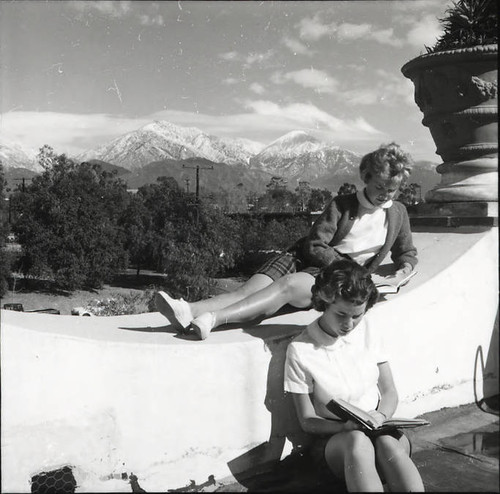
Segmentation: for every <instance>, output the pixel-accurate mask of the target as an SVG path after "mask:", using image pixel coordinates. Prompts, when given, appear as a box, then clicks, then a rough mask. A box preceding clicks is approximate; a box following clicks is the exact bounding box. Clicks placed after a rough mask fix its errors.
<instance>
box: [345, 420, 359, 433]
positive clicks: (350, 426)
mask: <svg viewBox="0 0 500 494" xmlns="http://www.w3.org/2000/svg"><path fill="white" fill-rule="evenodd" d="M361 429H362V427H361V425H359V424H357V423H356V422H353V421H352V420H348V421H347V422H344V431H346V432H350V431H359V430H361Z"/></svg>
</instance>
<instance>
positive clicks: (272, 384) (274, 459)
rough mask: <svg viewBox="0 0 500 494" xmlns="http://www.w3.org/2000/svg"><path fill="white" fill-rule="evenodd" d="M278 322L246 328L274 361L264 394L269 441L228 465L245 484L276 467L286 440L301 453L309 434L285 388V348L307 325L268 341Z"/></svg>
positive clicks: (270, 365)
mask: <svg viewBox="0 0 500 494" xmlns="http://www.w3.org/2000/svg"><path fill="white" fill-rule="evenodd" d="M275 326H276V325H265V324H264V325H260V326H259V327H258V329H256V330H255V332H254V331H253V330H247V332H248V333H251V334H252V336H255V337H260V338H262V339H263V340H264V343H265V345H266V347H267V348H268V349H269V351H270V352H271V360H270V362H269V368H268V372H267V389H266V397H265V405H266V408H267V409H268V410H269V412H270V413H271V431H270V434H269V440H268V441H266V442H264V443H262V444H259V445H258V446H256V447H254V448H252V449H251V450H250V451H247V452H246V453H244V454H243V455H241V456H239V457H237V458H235V459H233V460H231V461H230V462H229V463H228V467H229V469H230V470H231V473H232V474H233V475H234V477H235V478H236V480H237V481H238V482H240V483H242V484H243V485H245V480H246V479H247V480H249V477H250V476H253V475H255V474H256V473H260V472H264V471H269V470H271V469H273V468H275V467H276V466H277V465H278V464H279V462H280V459H281V456H282V454H283V451H284V447H285V443H286V439H288V440H289V441H290V442H291V444H292V453H299V452H300V451H301V450H302V449H303V448H304V447H305V446H306V445H307V442H308V437H307V435H306V434H305V433H303V432H301V427H300V424H299V421H298V418H297V415H296V413H295V407H294V404H293V400H292V397H291V396H290V395H289V394H287V393H285V391H284V384H283V380H284V368H285V358H286V349H287V347H288V344H289V343H290V341H291V340H292V339H293V338H294V337H295V336H296V335H297V334H298V333H299V332H300V331H299V330H302V329H303V328H305V326H296V331H294V332H293V333H292V334H289V335H286V336H283V337H281V338H277V339H272V340H270V341H266V340H265V339H264V337H263V336H264V335H267V336H269V334H272V333H273V332H274V330H275Z"/></svg>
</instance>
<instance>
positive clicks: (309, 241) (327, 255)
mask: <svg viewBox="0 0 500 494" xmlns="http://www.w3.org/2000/svg"><path fill="white" fill-rule="evenodd" d="M358 209H359V200H358V198H357V197H356V193H353V194H346V195H339V196H336V197H334V198H333V199H332V200H331V201H330V203H329V204H328V205H327V206H326V208H325V210H324V211H323V212H322V213H321V215H320V217H319V218H318V219H317V220H316V221H315V222H314V225H313V226H312V228H311V230H310V232H309V234H308V235H307V237H304V238H302V239H300V240H299V241H298V242H297V243H296V244H295V246H294V248H293V249H291V251H294V252H295V255H296V256H297V259H298V260H299V261H301V262H302V264H303V265H305V266H315V267H319V268H324V267H326V266H328V265H329V264H330V263H331V262H332V261H335V260H337V259H343V258H345V256H344V255H342V254H340V253H339V252H337V251H336V250H335V245H337V244H338V242H339V241H340V240H342V239H343V238H344V237H345V236H346V235H347V233H348V232H349V231H350V230H351V228H352V225H353V223H354V220H355V219H356V217H357V214H358ZM389 252H391V259H392V261H393V262H394V263H395V265H396V268H397V269H399V268H401V267H402V266H403V264H404V263H408V264H410V265H411V266H412V269H414V268H415V266H416V264H417V262H418V260H417V249H416V248H415V246H414V245H413V240H412V235H411V230H410V220H409V218H408V213H407V212H406V207H405V206H404V205H403V204H402V203H400V202H397V201H394V202H393V203H392V205H391V207H389V208H387V237H386V239H385V242H384V245H383V246H382V248H381V249H380V251H379V252H378V254H376V255H374V256H373V257H372V258H371V259H368V260H367V261H366V263H365V267H366V268H367V269H368V270H369V271H370V272H373V271H375V270H376V269H377V267H378V266H379V265H380V263H381V262H382V261H383V260H384V258H385V257H386V255H387V254H388V253H389Z"/></svg>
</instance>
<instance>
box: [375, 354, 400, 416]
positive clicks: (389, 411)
mask: <svg viewBox="0 0 500 494" xmlns="http://www.w3.org/2000/svg"><path fill="white" fill-rule="evenodd" d="M378 370H379V376H378V388H379V390H380V402H379V404H378V407H377V410H372V411H371V412H369V413H370V415H372V416H373V418H375V419H376V420H377V422H379V424H381V423H382V422H383V421H384V420H385V419H388V418H390V417H392V415H393V413H394V412H395V411H396V408H397V406H398V401H399V398H398V392H397V390H396V385H395V384H394V378H393V377H392V371H391V366H390V365H389V362H381V363H379V364H378Z"/></svg>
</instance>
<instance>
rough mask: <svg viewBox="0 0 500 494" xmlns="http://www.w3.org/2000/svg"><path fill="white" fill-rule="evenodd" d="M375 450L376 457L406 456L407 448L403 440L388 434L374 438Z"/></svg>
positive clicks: (392, 457)
mask: <svg viewBox="0 0 500 494" xmlns="http://www.w3.org/2000/svg"><path fill="white" fill-rule="evenodd" d="M403 439H404V436H403ZM375 451H376V454H377V457H383V458H388V459H396V458H399V457H404V456H408V448H407V447H406V446H405V444H404V443H403V441H402V440H400V439H397V438H395V437H393V436H390V435H382V436H378V437H377V438H376V439H375Z"/></svg>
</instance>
